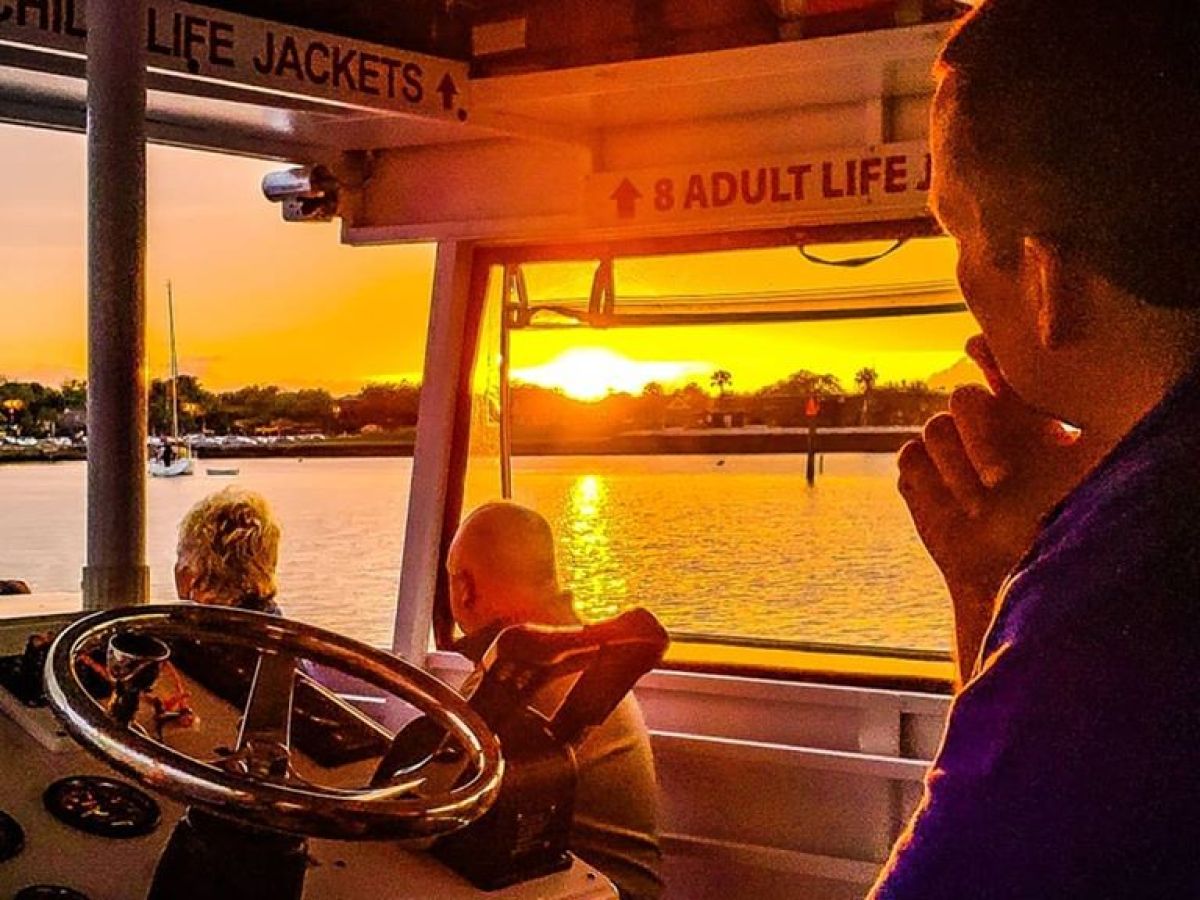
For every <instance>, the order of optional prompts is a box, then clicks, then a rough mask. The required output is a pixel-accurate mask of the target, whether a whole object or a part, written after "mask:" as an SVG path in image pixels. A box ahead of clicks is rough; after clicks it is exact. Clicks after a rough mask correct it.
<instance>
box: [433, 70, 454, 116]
mask: <svg viewBox="0 0 1200 900" xmlns="http://www.w3.org/2000/svg"><path fill="white" fill-rule="evenodd" d="M437 92H438V93H439V94H441V95H442V109H454V98H455V97H457V96H458V85H457V84H455V83H454V79H453V78H451V77H450V73H449V72H447V73H446V74H445V75H443V76H442V80H441V81H439V82H438V86H437Z"/></svg>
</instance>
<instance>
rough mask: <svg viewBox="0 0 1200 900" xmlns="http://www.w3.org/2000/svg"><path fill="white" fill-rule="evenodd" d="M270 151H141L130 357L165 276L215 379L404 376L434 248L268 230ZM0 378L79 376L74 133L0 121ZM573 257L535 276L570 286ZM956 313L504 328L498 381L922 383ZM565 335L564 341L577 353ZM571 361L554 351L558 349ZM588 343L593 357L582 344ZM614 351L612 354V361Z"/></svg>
mask: <svg viewBox="0 0 1200 900" xmlns="http://www.w3.org/2000/svg"><path fill="white" fill-rule="evenodd" d="M280 167H281V164H280V163H278V162H263V161H258V160H249V159H240V158H234V157H223V156H216V155H213V154H205V153H198V152H193V151H185V150H178V149H172V148H164V147H151V148H150V151H149V235H150V239H149V248H148V250H149V254H148V279H147V297H148V303H149V316H150V319H149V366H150V371H151V374H153V375H156V376H159V377H161V376H162V375H163V374H164V373H165V372H166V369H167V334H166V332H167V325H166V318H167V316H166V292H165V283H166V281H167V279H170V280H171V281H172V282H173V285H174V293H175V300H176V331H177V337H178V344H179V355H180V369H181V371H183V372H187V373H192V374H195V375H197V376H199V377H200V379H201V380H202V381H203V382H204V384H205V385H206V386H207V387H209V388H211V389H216V390H226V389H230V388H234V387H239V386H242V385H246V384H253V383H260V384H278V385H282V386H285V387H292V388H296V387H324V388H327V389H329V390H331V391H333V392H334V393H348V392H352V391H355V390H357V389H358V388H360V387H361V386H362V385H363V384H365V383H368V382H372V381H386V380H399V379H401V378H406V377H407V378H409V379H415V378H417V377H418V376H419V373H420V370H421V365H422V357H423V353H424V342H425V326H426V321H427V316H428V302H429V289H430V284H431V277H432V267H433V257H434V251H433V248H432V246H429V245H409V246H395V247H365V248H351V247H344V246H341V245H340V244H339V240H338V234H339V232H338V227H337V225H334V224H330V225H300V224H290V225H289V224H285V223H283V222H282V221H281V219H280V215H279V208H278V207H277V206H274V205H272V204H270V203H268V202H267V201H266V200H264V199H263V197H262V194H261V192H260V190H259V183H260V181H261V179H262V176H263V174H264V173H266V172H268V171H270V170H272V169H276V168H280ZM0 170H2V171H4V172H7V173H9V174H8V177H7V178H6V180H5V184H4V186H3V188H2V189H0V316H2V319H0V323H2V324H0V375H2V376H5V377H8V378H10V379H35V380H40V381H43V382H46V383H51V384H57V383H58V382H61V381H62V380H63V379H64V378H73V377H82V376H83V375H84V374H85V371H86V362H85V359H86V348H85V334H86V311H85V309H86V299H85V298H86V292H85V274H86V273H85V268H86V267H85V247H84V240H85V232H84V221H85V189H86V174H85V169H84V139H83V137H82V136H81V135H74V134H62V133H55V132H49V131H39V130H32V129H25V128H17V127H14V126H3V125H0ZM953 254H954V251H953V247H952V245H951V243H950V242H949V241H946V240H936V241H922V242H916V243H915V244H914V245H910V246H909V247H905V248H904V249H903V251H902V252H901V253H898V254H896V255H895V256H893V257H891V258H889V259H887V260H885V261H882V262H880V263H877V264H874V265H872V266H870V267H868V268H867V269H865V270H855V271H854V272H847V271H845V270H835V269H830V268H824V267H818V266H813V265H812V264H810V263H805V262H804V261H803V260H801V259H800V257H799V255H798V254H796V253H795V252H794V251H792V250H779V251H770V252H755V253H744V254H738V255H736V256H729V255H726V256H724V257H722V258H720V259H712V258H707V259H701V260H694V261H692V262H689V264H688V265H687V266H685V267H683V268H682V271H681V269H680V267H678V266H676V267H674V269H673V270H672V271H671V272H669V273H668V271H667V269H666V267H664V266H662V265H661V264H658V265H656V264H654V263H646V264H641V265H637V266H632V267H629V268H628V269H626V270H624V273H623V275H622V277H623V279H624V280H623V281H621V282H620V283H619V285H618V290H619V291H620V290H621V289H626V290H628V291H629V292H630V293H636V294H646V295H653V294H655V293H664V292H670V293H677V294H690V293H702V292H714V291H746V290H778V289H781V288H783V287H795V286H797V285H800V284H803V285H805V286H806V287H816V288H824V287H839V286H846V285H848V284H863V283H870V282H874V283H877V284H899V283H905V282H928V281H941V280H949V279H951V278H952V277H953V266H954V257H953ZM580 273H582V270H578V271H577V272H555V273H552V274H551V277H548V278H544V279H542V280H543V281H545V282H547V283H548V284H549V285H550V287H551V288H552V289H555V290H559V289H567V290H573V289H575V288H577V287H578V288H582V287H583V286H584V285H585V284H586V280H585V278H584V277H583V275H582V274H580ZM974 330H975V328H974V325H973V323H972V320H971V319H970V317H969V316H967V315H966V314H955V315H941V316H925V317H918V318H913V319H907V320H899V319H883V320H872V321H861V320H860V321H848V322H834V323H822V324H804V325H756V326H721V327H715V326H710V327H704V328H672V329H655V330H650V329H624V330H614V331H583V330H582V329H576V330H573V331H571V332H569V333H567V332H562V331H556V332H537V333H521V334H518V335H516V336H514V342H513V366H514V369H515V370H516V375H517V377H524V378H525V379H526V380H532V381H537V382H539V383H544V384H548V385H559V386H563V387H567V388H570V389H571V390H572V392H574V393H576V394H578V395H581V396H583V395H587V394H592V395H594V394H596V393H603V391H604V390H606V389H625V390H635V391H636V390H640V388H641V386H642V385H643V384H644V383H645V382H646V381H650V380H658V381H663V382H668V383H673V382H682V381H687V380H696V381H698V382H700V383H701V384H704V385H706V386H707V384H708V376H709V374H710V373H711V371H712V370H713V369H716V368H725V369H729V370H730V371H732V373H733V375H734V388H735V389H741V390H747V389H752V388H757V387H760V386H762V385H764V384H768V383H770V382H771V381H774V380H777V379H779V378H782V377H783V376H785V375H786V374H788V373H789V372H791V371H794V370H796V369H800V368H806V369H811V370H815V371H819V372H832V373H833V374H835V375H837V376H838V377H840V378H841V379H842V381H843V383H844V384H846V385H847V386H852V385H853V377H854V373H855V372H856V371H857V370H858V369H859V368H861V367H862V366H868V365H869V366H874V367H875V368H876V369H877V370H878V372H879V376H880V379H881V380H882V381H893V380H899V379H927V378H929V376H931V375H933V374H935V373H938V372H941V371H944V370H946V369H948V368H950V367H951V366H952V365H954V364H955V363H956V362H958V361H959V360H961V359H962V357H963V354H962V345H963V341H964V340H965V338H966V337H967V336H968V335H970V334H972V333H973V332H974ZM580 348H582V350H583V351H586V352H581V350H580ZM573 349H574V352H571V353H570V355H567V356H565V357H564V354H566V353H568V352H569V351H572V350H573ZM601 351H604V352H601ZM614 354H615V355H614Z"/></svg>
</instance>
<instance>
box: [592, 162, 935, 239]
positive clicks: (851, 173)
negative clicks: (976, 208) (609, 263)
mask: <svg viewBox="0 0 1200 900" xmlns="http://www.w3.org/2000/svg"><path fill="white" fill-rule="evenodd" d="M929 167H930V162H929V149H928V146H927V145H926V144H925V143H924V142H913V143H905V144H888V145H883V146H879V147H868V148H865V149H857V150H839V151H828V152H821V151H817V152H807V153H800V154H797V155H795V156H789V157H775V156H772V157H769V158H747V159H736V160H724V161H716V162H703V163H692V164H684V165H673V166H663V167H661V168H647V169H638V170H634V171H616V172H604V173H600V174H597V175H593V176H592V177H590V178H589V179H588V185H587V213H588V221H589V223H590V224H592V225H595V226H600V227H605V226H608V227H611V226H628V227H630V228H635V229H641V228H647V227H648V228H656V226H683V227H688V228H690V227H700V226H707V225H712V226H714V227H716V228H718V229H720V228H724V227H728V226H729V224H730V222H731V221H735V220H736V221H737V222H738V227H742V228H745V227H755V226H764V227H766V226H771V225H788V224H797V223H799V222H802V221H854V220H862V219H868V218H870V219H886V218H900V217H904V216H907V215H913V216H917V215H920V214H921V213H922V212H923V211H924V209H925V205H926V200H927V196H928V192H929V174H930V168H929Z"/></svg>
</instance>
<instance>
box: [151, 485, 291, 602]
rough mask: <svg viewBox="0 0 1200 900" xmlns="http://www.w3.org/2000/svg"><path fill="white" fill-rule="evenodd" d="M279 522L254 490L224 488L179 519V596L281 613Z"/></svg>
mask: <svg viewBox="0 0 1200 900" xmlns="http://www.w3.org/2000/svg"><path fill="white" fill-rule="evenodd" d="M278 560H279V524H278V523H277V522H276V521H275V517H274V516H273V515H272V514H271V509H270V507H269V506H268V505H267V501H266V500H265V499H263V497H262V496H261V495H259V494H256V493H254V492H253V491H246V490H241V489H239V488H232V487H230V488H225V489H224V490H223V491H219V492H217V493H215V494H210V495H209V496H207V497H205V498H204V499H203V500H201V501H200V502H199V503H197V504H196V505H195V506H193V507H192V508H191V509H190V510H188V513H187V515H185V516H184V517H183V521H182V522H181V523H180V524H179V545H178V550H177V559H176V562H175V588H176V590H177V592H178V594H179V597H180V599H182V600H190V601H192V602H193V603H204V604H210V605H214V606H234V607H237V608H239V609H249V610H254V611H256V612H265V613H270V614H272V615H280V610H279V606H278V605H277V604H276V603H275V592H276V583H275V566H276V563H277V562H278Z"/></svg>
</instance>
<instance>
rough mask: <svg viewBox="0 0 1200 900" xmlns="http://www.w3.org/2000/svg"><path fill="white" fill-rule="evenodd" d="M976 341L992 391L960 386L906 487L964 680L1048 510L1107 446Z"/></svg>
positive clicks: (918, 447)
mask: <svg viewBox="0 0 1200 900" xmlns="http://www.w3.org/2000/svg"><path fill="white" fill-rule="evenodd" d="M967 350H968V352H969V353H970V354H971V356H972V357H973V358H974V359H975V360H976V362H977V363H979V365H980V367H981V368H982V369H983V371H984V373H985V374H986V375H987V378H988V381H989V384H990V385H991V390H990V391H989V390H987V389H985V388H983V387H979V386H970V387H964V388H959V389H958V390H956V391H955V392H954V394H953V395H952V396H951V398H950V412H949V413H944V414H941V415H938V416H935V417H934V418H933V419H931V420H930V421H929V422H928V423H927V424H926V426H925V431H924V433H923V435H922V437H921V439H920V440H916V441H912V442H910V443H908V444H907V445H905V447H904V449H903V450H901V452H900V459H899V468H900V479H899V488H900V493H901V495H902V496H903V497H904V500H905V502H906V503H907V504H908V508H909V511H910V513H911V514H912V518H913V523H914V524H915V525H916V528H917V533H918V534H919V535H920V537H921V540H922V542H923V543H924V544H925V547H926V549H927V550H928V551H929V554H930V556H932V557H933V560H934V562H935V563H936V564H937V566H938V568H939V569H941V572H942V575H943V577H944V578H945V580H946V586H947V588H948V590H949V592H950V597H951V600H952V603H953V607H954V628H955V658H956V662H957V666H958V675H959V683H960V685H961V684H965V683H966V681H967V680H968V679H969V677H970V675H971V673H972V670H973V669H974V666H975V662H976V659H977V658H978V655H979V649H980V647H981V646H982V643H983V639H984V636H985V634H986V633H987V629H988V626H989V624H990V622H991V620H992V616H993V613H994V611H995V603H996V598H997V596H998V594H999V592H1000V589H1001V585H1002V584H1003V582H1004V579H1005V577H1006V576H1007V575H1008V573H1009V572H1010V571H1011V570H1012V569H1013V567H1014V566H1016V564H1017V563H1018V562H1019V561H1020V559H1021V557H1022V556H1024V554H1025V552H1026V551H1027V550H1028V548H1029V546H1030V544H1031V543H1032V541H1033V538H1034V537H1035V535H1036V534H1037V532H1038V530H1039V528H1040V525H1041V521H1042V519H1043V517H1044V516H1045V515H1046V513H1048V512H1049V511H1050V510H1051V509H1052V508H1053V506H1054V505H1055V504H1056V503H1058V502H1059V501H1060V500H1061V499H1062V498H1063V497H1065V496H1066V494H1067V493H1068V492H1069V491H1070V490H1071V489H1072V488H1073V487H1075V485H1076V484H1078V483H1079V481H1080V480H1081V479H1082V478H1083V476H1084V474H1085V473H1086V472H1087V471H1088V470H1089V469H1090V468H1091V467H1092V465H1093V464H1094V463H1095V462H1096V460H1098V459H1099V457H1100V455H1101V453H1102V452H1103V450H1105V449H1107V448H1103V447H1099V446H1097V445H1096V444H1095V442H1094V441H1090V440H1088V439H1087V438H1086V436H1081V435H1079V434H1077V433H1076V434H1072V433H1069V432H1068V431H1067V430H1066V429H1064V428H1063V426H1062V424H1061V423H1060V422H1058V421H1057V420H1055V419H1053V418H1051V417H1050V416H1046V415H1044V414H1042V413H1039V412H1037V411H1035V410H1033V409H1031V408H1030V407H1029V406H1027V405H1026V404H1025V403H1024V402H1023V401H1022V400H1021V399H1020V398H1018V397H1017V396H1016V394H1015V393H1013V391H1012V389H1011V388H1010V387H1009V386H1008V384H1007V382H1005V380H1004V378H1003V376H1002V375H1001V374H1000V371H999V369H998V368H997V367H996V364H995V362H994V361H993V360H992V357H991V353H990V351H988V349H987V345H986V344H984V343H983V341H982V339H981V338H979V339H973V340H972V341H971V342H970V343H969V344H968V347H967Z"/></svg>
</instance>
